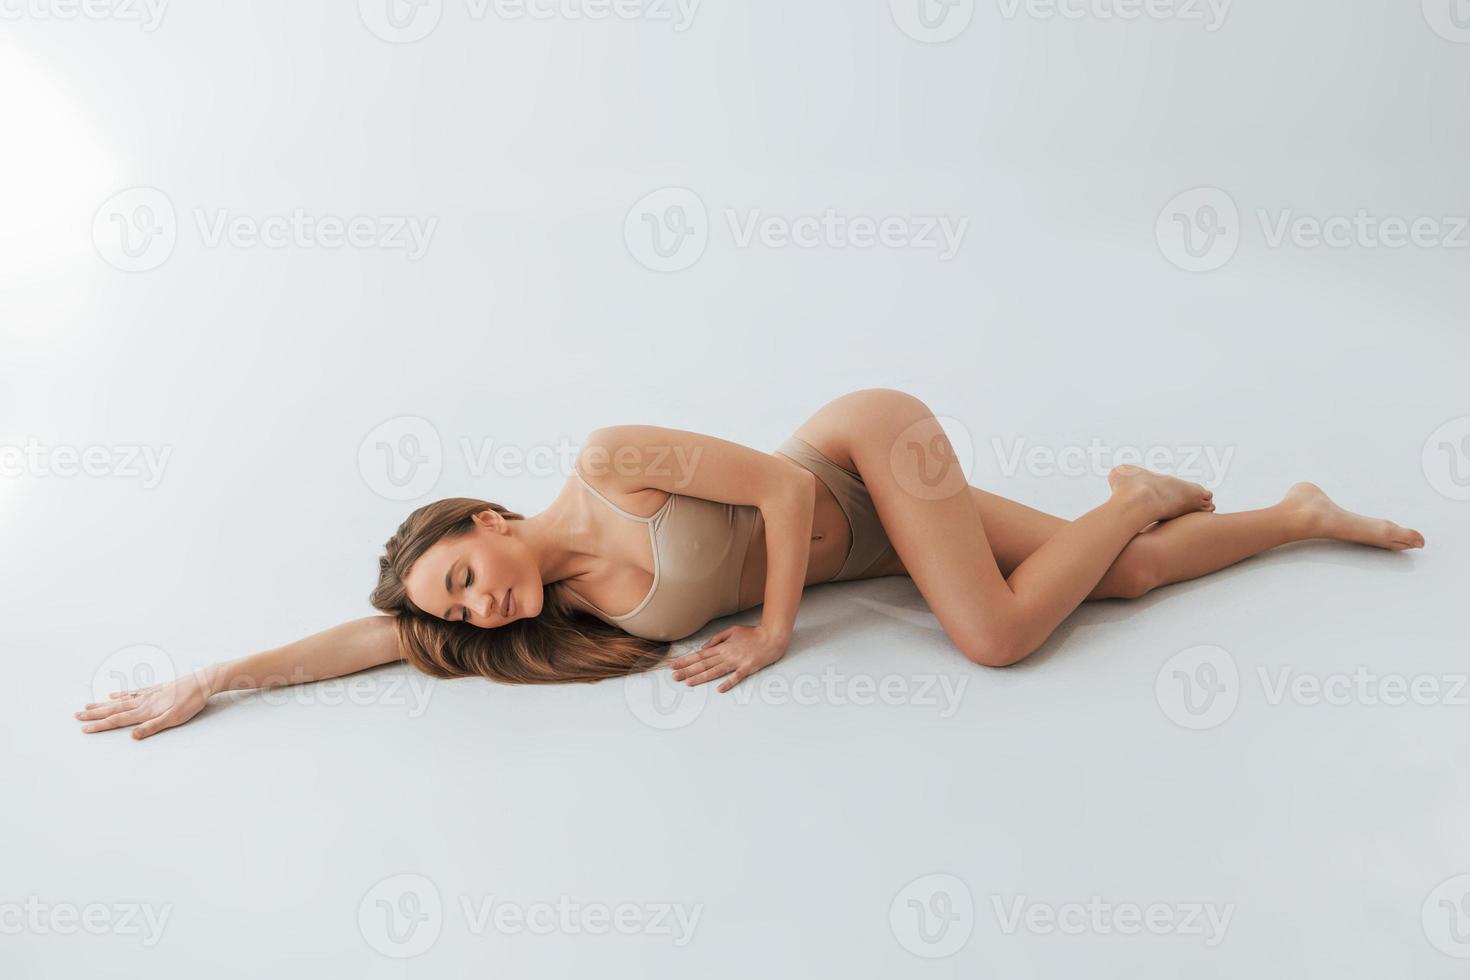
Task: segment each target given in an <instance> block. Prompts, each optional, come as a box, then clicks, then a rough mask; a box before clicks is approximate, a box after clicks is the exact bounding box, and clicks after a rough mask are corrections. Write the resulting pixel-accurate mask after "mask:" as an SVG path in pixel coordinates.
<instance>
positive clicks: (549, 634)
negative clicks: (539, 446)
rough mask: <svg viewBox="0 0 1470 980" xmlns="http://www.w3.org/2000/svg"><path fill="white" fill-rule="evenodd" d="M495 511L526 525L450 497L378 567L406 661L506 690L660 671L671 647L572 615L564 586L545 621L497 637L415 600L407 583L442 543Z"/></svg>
mask: <svg viewBox="0 0 1470 980" xmlns="http://www.w3.org/2000/svg"><path fill="white" fill-rule="evenodd" d="M485 510H493V511H495V513H497V514H499V515H500V516H501V517H503V518H505V519H506V520H509V521H520V520H525V518H524V517H522V516H521V515H520V514H517V513H515V512H514V511H511V510H507V509H506V508H504V507H502V506H500V505H499V504H492V503H490V502H489V501H485V500H475V499H473V498H470V497H448V498H446V499H444V500H436V501H435V502H434V503H432V504H425V505H424V506H422V507H420V508H419V509H418V510H416V511H414V512H413V513H412V514H409V515H408V520H406V521H404V522H403V523H402V524H400V525H399V527H398V530H397V531H395V532H394V533H393V536H392V537H391V538H389V539H388V541H387V542H386V543H385V544H384V545H383V552H384V553H383V555H382V557H380V558H379V559H378V585H377V587H376V588H374V589H373V594H372V598H371V602H372V604H373V608H374V609H377V610H378V611H379V612H383V613H388V614H389V615H391V616H394V617H396V619H397V628H398V649H399V653H400V654H401V655H402V657H403V659H404V660H406V661H408V662H409V663H410V664H412V665H413V666H415V667H417V668H418V669H419V670H421V671H423V672H424V673H426V674H429V675H430V676H433V677H488V678H489V679H490V680H494V681H501V682H502V683H506V684H561V683H567V682H575V681H599V680H603V679H604V678H608V677H618V676H621V675H623V674H636V673H638V672H640V671H644V670H648V669H650V668H652V667H656V666H658V664H659V662H660V661H661V660H662V659H663V657H664V655H665V654H666V653H667V652H668V646H669V645H668V644H667V643H659V642H655V641H653V640H645V639H642V638H640V637H636V636H633V635H632V634H630V633H626V632H624V631H623V630H620V629H618V628H617V627H615V626H611V625H609V624H607V623H604V622H603V621H602V620H600V619H598V618H597V617H595V616H593V615H591V614H590V613H587V612H584V611H582V610H581V609H577V608H575V607H573V606H572V605H571V604H570V603H569V602H568V601H567V598H566V593H565V591H564V588H565V587H564V586H562V585H560V584H557V583H552V584H551V585H548V586H546V591H545V597H544V600H543V602H542V605H541V613H540V615H538V616H534V617H530V618H527V619H518V620H516V621H515V622H513V623H508V624H506V625H505V626H497V627H495V628H494V629H481V628H480V627H478V626H473V625H471V624H469V623H462V622H457V621H456V622H450V621H448V620H444V619H440V618H438V617H437V616H431V615H429V614H428V613H426V612H424V611H423V610H421V609H419V608H418V607H417V606H415V605H414V604H413V603H412V602H410V601H409V599H408V591H407V590H406V589H405V588H404V585H403V580H404V577H405V576H407V575H408V570H409V569H410V568H412V567H413V563H414V562H416V561H418V560H419V558H420V557H421V556H422V555H423V553H424V552H425V551H428V550H429V548H430V547H431V546H432V545H433V544H434V543H435V542H436V541H439V540H440V539H441V538H446V537H457V536H459V535H461V534H468V533H469V531H470V529H471V528H473V527H474V520H473V518H474V515H476V514H478V513H480V512H481V511H485Z"/></svg>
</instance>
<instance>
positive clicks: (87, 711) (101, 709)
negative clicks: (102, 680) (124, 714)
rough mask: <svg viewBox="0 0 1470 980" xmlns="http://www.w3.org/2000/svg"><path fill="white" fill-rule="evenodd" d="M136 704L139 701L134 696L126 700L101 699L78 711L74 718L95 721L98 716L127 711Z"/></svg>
mask: <svg viewBox="0 0 1470 980" xmlns="http://www.w3.org/2000/svg"><path fill="white" fill-rule="evenodd" d="M138 704H139V702H138V700H137V699H136V698H132V699H129V700H126V701H101V702H98V703H96V704H89V705H87V707H86V708H84V709H83V710H81V711H78V712H77V713H76V718H77V720H78V721H96V720H97V719H99V718H106V717H108V716H109V715H115V714H117V713H118V712H119V711H129V710H131V709H133V708H136V707H137V706H138Z"/></svg>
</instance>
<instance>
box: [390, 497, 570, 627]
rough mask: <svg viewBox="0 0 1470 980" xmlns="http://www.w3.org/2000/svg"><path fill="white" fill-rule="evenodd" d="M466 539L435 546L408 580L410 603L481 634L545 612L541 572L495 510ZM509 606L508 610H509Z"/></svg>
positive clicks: (477, 521)
mask: <svg viewBox="0 0 1470 980" xmlns="http://www.w3.org/2000/svg"><path fill="white" fill-rule="evenodd" d="M474 521H475V525H474V527H473V528H471V529H470V531H469V532H468V533H466V534H461V535H458V536H455V537H445V538H441V539H439V540H438V541H436V542H435V543H434V544H433V545H431V546H430V547H429V550H428V551H425V552H424V553H423V555H421V556H420V557H419V560H418V561H416V562H414V563H413V567H411V568H410V569H409V570H408V575H407V576H406V577H405V578H404V580H403V584H404V587H405V588H406V589H407V590H408V598H409V601H410V602H412V603H413V604H414V605H415V606H417V607H419V608H420V609H422V610H423V611H424V612H426V613H428V614H429V615H431V616H437V617H439V618H440V619H447V620H449V621H450V622H459V621H463V622H466V623H470V624H471V625H474V626H478V627H480V628H481V629H493V628H495V627H496V626H504V625H505V624H506V623H511V622H514V621H516V620H517V619H528V618H530V617H532V616H536V615H538V614H539V613H540V612H541V602H542V591H541V589H542V582H541V571H540V569H539V568H538V567H537V566H536V562H535V560H534V559H533V557H532V555H531V553H530V551H529V549H527V548H526V546H525V544H523V543H522V542H521V541H520V540H518V539H517V538H515V537H514V536H513V535H512V534H511V533H510V528H509V524H510V522H509V521H507V520H506V519H505V518H503V517H501V516H500V515H499V514H497V513H495V512H494V511H493V510H484V511H481V512H480V513H478V514H476V515H475V517H474ZM507 605H509V607H510V608H509V609H507Z"/></svg>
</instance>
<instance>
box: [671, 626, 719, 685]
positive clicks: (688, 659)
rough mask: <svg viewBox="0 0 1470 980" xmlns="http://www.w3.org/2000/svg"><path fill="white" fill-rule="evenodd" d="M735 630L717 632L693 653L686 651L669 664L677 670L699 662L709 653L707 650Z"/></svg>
mask: <svg viewBox="0 0 1470 980" xmlns="http://www.w3.org/2000/svg"><path fill="white" fill-rule="evenodd" d="M733 632H734V630H733V629H727V630H721V631H720V632H718V633H716V634H715V635H714V636H712V637H710V638H709V639H708V640H706V641H705V643H704V645H703V646H701V647H700V648H699V649H698V650H695V651H694V652H693V653H686V654H685V655H684V656H682V657H680V658H679V659H678V660H675V661H674V662H673V663H671V664H669V666H670V667H672V668H674V669H675V670H682V669H683V668H685V667H688V666H691V665H692V664H697V663H699V661H700V660H702V659H704V658H705V657H707V656H708V655H709V654H708V653H706V651H708V650H709V649H711V648H712V647H715V646H718V645H719V644H721V643H724V642H725V641H726V640H728V639H729V638H730V634H732V633H733ZM676 679H677V678H676Z"/></svg>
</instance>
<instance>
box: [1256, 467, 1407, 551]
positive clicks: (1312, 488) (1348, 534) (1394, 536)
mask: <svg viewBox="0 0 1470 980" xmlns="http://www.w3.org/2000/svg"><path fill="white" fill-rule="evenodd" d="M1281 504H1282V506H1283V507H1289V508H1292V509H1294V510H1295V511H1296V512H1297V513H1298V514H1300V515H1301V517H1302V519H1303V520H1304V521H1305V522H1306V530H1307V533H1309V534H1310V535H1311V536H1312V537H1314V538H1329V539H1331V540H1333V541H1351V542H1353V543H1354V544H1367V545H1372V546H1373V547H1375V548H1387V549H1388V550H1389V551H1404V550H1406V549H1408V548H1422V547H1424V535H1422V534H1420V533H1419V532H1418V531H1415V530H1413V529H1411V528H1407V527H1399V526H1398V525H1397V524H1395V523H1394V522H1393V521H1385V520H1382V519H1381V518H1377V517H1364V516H1363V515H1362V514H1354V513H1352V512H1351V511H1346V510H1343V509H1342V508H1341V507H1339V506H1337V504H1335V503H1333V501H1332V498H1331V497H1329V496H1327V494H1325V493H1323V492H1322V488H1321V487H1319V486H1317V485H1316V484H1315V483H1298V484H1296V485H1295V486H1293V487H1292V488H1291V489H1290V490H1288V491H1286V497H1285V498H1284V499H1283V500H1282V501H1281Z"/></svg>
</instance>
